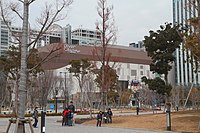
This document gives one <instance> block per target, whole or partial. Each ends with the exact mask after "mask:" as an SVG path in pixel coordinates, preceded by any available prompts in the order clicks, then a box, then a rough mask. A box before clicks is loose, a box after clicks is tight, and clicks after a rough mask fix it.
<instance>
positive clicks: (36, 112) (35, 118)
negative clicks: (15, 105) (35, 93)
mask: <svg viewBox="0 0 200 133" xmlns="http://www.w3.org/2000/svg"><path fill="white" fill-rule="evenodd" d="M32 117H33V118H34V120H35V122H34V124H33V127H34V128H36V127H37V123H38V110H37V107H35V109H34V112H33V116H32Z"/></svg>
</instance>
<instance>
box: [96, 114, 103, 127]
mask: <svg viewBox="0 0 200 133" xmlns="http://www.w3.org/2000/svg"><path fill="white" fill-rule="evenodd" d="M101 122H102V111H99V113H98V114H97V127H98V126H99V127H101Z"/></svg>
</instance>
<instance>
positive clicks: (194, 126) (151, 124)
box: [83, 110, 200, 133]
mask: <svg viewBox="0 0 200 133" xmlns="http://www.w3.org/2000/svg"><path fill="white" fill-rule="evenodd" d="M171 121H172V131H177V132H199V133H200V130H199V129H198V125H199V122H200V110H192V111H179V112H174V113H171ZM83 124H89V125H91V124H92V125H96V120H90V121H86V122H84V123H83ZM102 125H103V126H111V127H125V128H140V129H147V130H159V131H165V130H166V114H147V115H138V116H135V115H132V116H116V117H113V123H111V124H102Z"/></svg>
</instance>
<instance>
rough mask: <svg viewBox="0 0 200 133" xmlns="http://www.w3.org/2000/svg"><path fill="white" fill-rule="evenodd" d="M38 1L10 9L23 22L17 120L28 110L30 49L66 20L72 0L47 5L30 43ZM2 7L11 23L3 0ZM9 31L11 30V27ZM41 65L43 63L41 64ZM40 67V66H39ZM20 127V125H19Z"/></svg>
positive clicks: (25, 1) (24, 1) (26, 0)
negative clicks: (31, 20) (31, 16)
mask: <svg viewBox="0 0 200 133" xmlns="http://www.w3.org/2000/svg"><path fill="white" fill-rule="evenodd" d="M36 1H37V0H18V1H17V2H16V3H14V4H10V6H9V7H10V8H9V9H11V10H12V11H13V12H14V13H15V14H16V15H17V16H18V17H19V18H20V19H21V20H22V23H23V24H22V35H21V38H20V39H19V38H17V37H15V38H16V40H18V43H19V44H20V47H21V66H20V81H19V90H18V96H19V106H18V114H17V118H19V119H20V120H21V119H24V115H25V110H26V102H27V97H26V96H27V73H28V71H30V70H31V69H29V70H28V69H27V59H28V57H29V55H30V54H31V53H28V47H29V46H32V48H35V46H36V43H37V41H38V39H39V38H40V37H41V36H42V35H43V34H45V33H46V31H47V30H48V29H49V27H50V26H51V25H52V24H54V23H55V22H58V21H59V20H62V19H64V18H65V15H64V16H63V15H62V14H61V13H62V11H64V9H65V8H66V7H68V6H69V5H70V4H71V3H72V0H57V1H56V2H55V5H54V6H51V5H49V4H48V3H47V4H46V6H45V8H44V10H43V12H42V13H41V16H40V17H38V18H37V22H38V24H39V25H41V26H40V27H41V29H40V32H39V33H38V35H37V37H36V39H34V40H33V41H29V40H30V39H29V35H30V34H29V28H30V26H29V13H30V11H29V7H30V5H31V4H32V3H34V2H36ZM19 4H22V7H23V10H22V11H20V10H18V9H19ZM0 5H1V14H2V18H3V20H4V21H5V22H6V23H7V26H8V27H9V25H8V22H10V21H9V20H7V18H6V17H7V16H6V15H7V14H5V12H4V11H5V10H4V7H3V3H2V0H1V1H0ZM9 29H11V28H10V27H9ZM40 63H41V62H40ZM38 65H39V64H38ZM38 65H36V66H34V67H33V68H35V67H37V66H38ZM17 126H18V125H17ZM23 128H24V125H19V126H18V133H21V132H23Z"/></svg>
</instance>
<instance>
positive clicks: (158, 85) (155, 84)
mask: <svg viewBox="0 0 200 133" xmlns="http://www.w3.org/2000/svg"><path fill="white" fill-rule="evenodd" d="M142 82H144V83H145V84H147V85H148V87H149V89H150V90H153V91H156V92H157V93H158V94H161V95H167V96H169V95H170V92H171V89H172V86H171V85H170V84H166V83H165V81H164V80H162V79H161V78H159V77H156V78H155V79H147V78H146V77H145V76H144V77H142Z"/></svg>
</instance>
